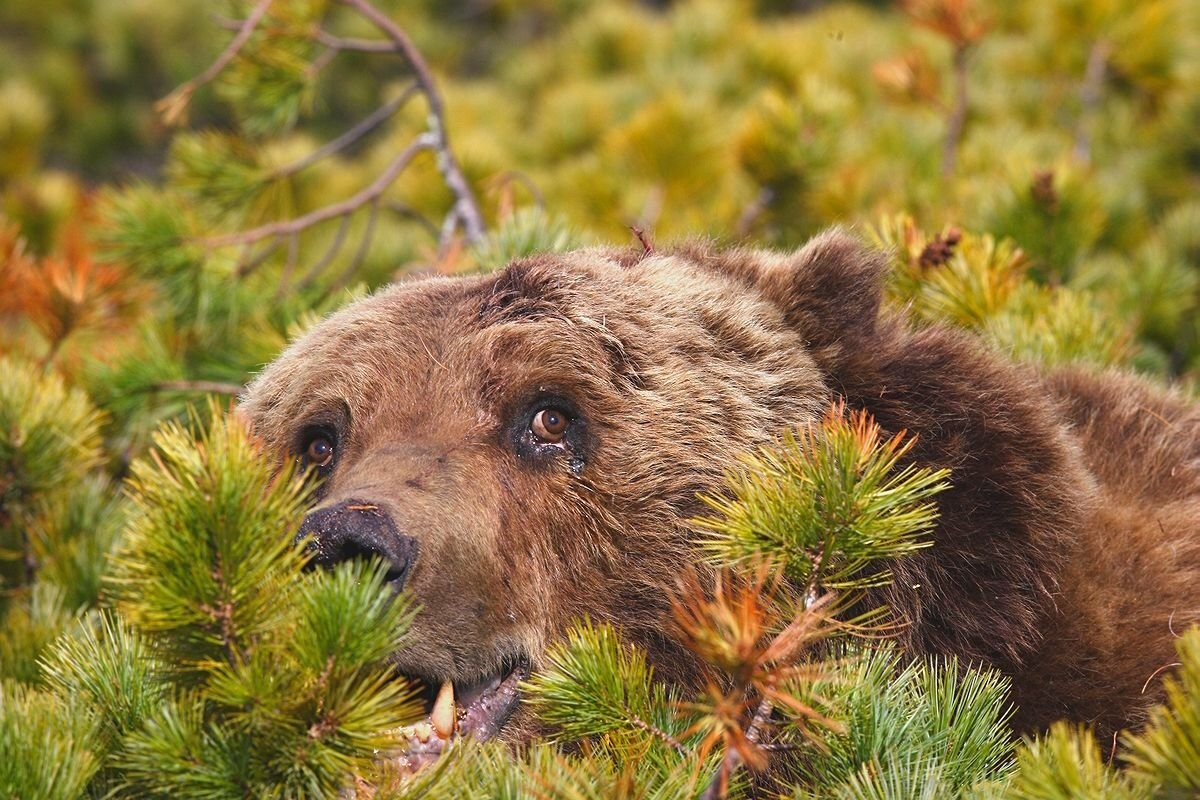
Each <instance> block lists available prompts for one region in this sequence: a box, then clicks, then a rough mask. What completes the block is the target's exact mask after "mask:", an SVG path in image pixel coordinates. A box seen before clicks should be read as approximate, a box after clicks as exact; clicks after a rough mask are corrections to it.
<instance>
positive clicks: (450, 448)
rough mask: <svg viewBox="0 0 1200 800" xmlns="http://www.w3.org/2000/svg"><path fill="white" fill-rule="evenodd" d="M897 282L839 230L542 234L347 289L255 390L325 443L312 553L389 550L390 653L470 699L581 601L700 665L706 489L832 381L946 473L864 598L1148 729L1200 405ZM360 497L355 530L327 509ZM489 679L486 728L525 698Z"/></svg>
mask: <svg viewBox="0 0 1200 800" xmlns="http://www.w3.org/2000/svg"><path fill="white" fill-rule="evenodd" d="M883 278H884V266H883V260H882V258H881V257H880V256H879V255H878V254H873V253H870V252H867V251H865V250H864V249H863V248H862V247H861V246H860V245H858V244H857V243H856V242H855V241H853V240H852V239H851V238H849V237H848V236H846V235H844V234H841V233H838V232H831V233H827V234H824V235H822V236H820V237H818V238H817V239H815V240H813V241H812V242H810V243H809V244H808V245H807V246H806V247H804V248H803V249H802V250H801V251H799V252H798V253H795V254H789V255H780V254H772V253H766V252H762V251H756V250H744V249H733V250H718V249H714V248H710V247H707V246H703V245H694V246H685V247H680V248H677V249H675V250H671V251H664V252H661V253H659V252H655V253H650V254H643V253H640V252H632V251H618V250H585V251H579V252H576V253H570V254H556V255H544V256H537V257H533V258H529V259H524V260H521V261H518V262H515V263H513V264H512V265H510V266H509V267H508V268H506V269H505V270H502V271H501V272H499V273H496V274H493V275H487V276H476V277H467V278H455V279H448V278H440V279H429V280H423V281H415V282H410V283H405V284H401V285H398V286H395V287H391V288H388V289H385V290H383V291H381V292H379V293H377V294H375V295H374V296H371V297H369V298H366V299H363V300H360V301H358V302H356V303H354V304H352V305H351V306H349V307H347V308H346V309H344V310H342V311H340V312H338V313H337V314H335V315H333V316H332V317H331V318H329V319H328V320H326V321H324V322H323V323H321V324H319V325H318V326H316V327H315V328H314V329H312V330H311V331H310V332H308V333H307V334H306V335H305V336H303V337H302V338H300V339H299V340H298V341H296V342H295V343H294V344H292V345H291V346H290V347H289V348H288V350H287V351H286V352H285V353H284V354H283V355H281V356H280V357H279V359H277V360H276V361H275V362H274V363H272V364H271V365H270V366H268V368H267V369H266V370H265V371H264V373H263V374H262V375H261V376H260V377H259V378H258V379H257V380H256V381H255V382H254V383H253V384H252V385H251V386H250V387H249V389H248V390H247V393H246V395H245V397H244V398H243V401H242V405H241V408H242V409H243V411H244V412H245V413H246V414H247V415H248V416H249V417H250V419H251V420H252V422H253V424H254V426H255V429H256V430H257V431H258V432H259V434H260V435H261V436H262V437H263V438H264V439H265V440H266V441H267V442H268V444H270V445H272V446H274V447H277V448H279V449H280V450H281V451H283V452H285V453H288V454H291V455H294V456H296V457H301V458H304V457H305V455H306V454H310V455H311V454H314V453H315V454H316V455H315V456H313V457H311V458H310V459H309V460H315V461H316V463H317V464H318V465H320V467H319V468H320V470H321V471H322V472H323V473H324V474H325V480H324V481H323V484H322V489H321V495H320V499H319V503H318V511H322V510H323V512H324V513H325V516H323V517H321V520H320V522H319V523H314V525H313V526H312V527H311V528H310V531H309V532H311V533H313V534H314V536H316V537H317V539H318V541H317V543H316V544H317V547H318V548H320V549H321V554H322V557H323V558H327V559H328V560H331V561H334V560H337V559H339V558H342V557H351V556H353V555H355V554H360V553H361V552H363V551H367V552H375V553H378V554H381V555H382V557H384V558H386V559H389V560H391V562H392V563H393V564H394V565H395V574H396V576H397V580H402V581H403V582H404V584H405V585H406V586H407V587H408V588H409V589H410V590H411V592H412V593H413V595H414V596H415V599H416V600H417V602H419V603H420V604H421V608H422V610H421V613H420V614H419V615H418V617H417V619H416V622H415V624H414V627H413V631H412V634H411V636H410V641H411V646H410V647H408V648H407V649H406V650H405V651H404V652H403V653H401V654H398V656H397V659H398V662H397V664H398V667H399V669H401V670H402V671H403V672H405V673H406V674H410V675H414V676H417V677H419V678H421V679H422V680H423V681H425V682H426V683H428V684H429V685H431V686H437V685H439V684H441V683H443V682H445V681H452V682H453V683H454V685H455V686H456V687H460V692H461V687H469V686H474V687H478V686H484V687H485V688H484V689H479V688H472V689H470V690H469V691H468V692H467V694H468V695H478V696H483V694H479V693H486V692H496V691H498V690H497V689H496V687H497V686H499V687H501V689H503V687H506V686H507V687H509V688H510V689H512V691H511V692H509V694H510V695H513V693H514V692H515V688H514V687H515V685H516V683H515V679H513V677H512V676H514V675H517V676H518V677H519V676H521V675H524V674H527V672H528V670H530V669H533V670H536V669H537V667H538V664H539V659H540V658H541V655H542V654H543V653H544V651H545V648H546V647H547V645H548V643H550V642H553V641H554V640H555V639H556V638H557V637H559V636H560V635H561V634H562V633H563V631H564V630H565V629H566V627H567V626H568V625H569V624H570V623H571V622H572V621H574V620H576V619H578V618H580V617H583V616H585V615H586V616H589V617H591V618H592V619H598V620H605V621H610V622H612V623H613V624H615V625H616V626H617V627H618V628H619V629H620V630H621V631H622V634H623V635H624V636H625V637H626V639H627V640H629V641H631V642H633V643H635V644H637V645H639V646H641V647H642V648H644V649H645V651H646V652H647V654H648V656H649V658H650V660H651V661H652V663H653V664H654V666H655V669H656V674H658V675H660V676H662V677H663V679H665V680H672V681H681V682H687V681H689V680H690V679H691V678H693V677H694V675H695V664H694V662H693V657H692V656H690V655H689V654H688V653H687V651H686V650H685V649H684V648H683V647H682V645H681V644H680V642H679V641H678V640H677V639H676V638H675V637H674V636H673V635H672V633H671V630H672V626H671V624H670V610H669V600H668V596H669V589H670V588H671V587H673V586H674V585H675V582H676V578H677V577H678V575H679V574H680V572H681V570H683V569H685V568H687V567H688V566H689V565H690V564H692V563H693V562H694V561H695V558H694V554H693V553H692V550H691V548H692V545H693V542H694V539H695V533H694V532H693V530H692V529H691V527H690V525H689V520H690V519H692V518H693V517H695V516H696V515H698V514H701V513H703V512H704V509H703V507H702V506H701V503H700V501H699V500H698V496H699V495H700V494H702V493H711V492H717V491H720V490H721V487H722V486H723V470H724V469H725V468H727V467H728V466H729V465H730V464H731V463H733V462H734V460H735V458H736V456H737V455H738V454H740V453H742V452H745V451H746V450H749V449H752V448H755V447H758V446H760V445H764V444H769V443H771V442H773V441H775V440H777V438H778V437H779V435H780V434H781V433H783V432H784V431H785V430H787V429H789V428H795V427H797V426H801V425H805V424H809V423H813V422H815V421H817V420H819V419H820V418H821V416H822V414H823V413H824V412H825V410H826V409H827V408H828V407H829V406H830V404H831V403H834V402H836V401H839V400H842V401H845V403H846V404H847V406H849V407H850V408H852V409H865V410H866V411H868V412H869V413H870V414H871V415H873V416H874V418H875V419H876V420H877V421H878V422H879V424H880V425H881V426H882V427H883V429H884V430H885V431H889V432H893V433H894V432H898V431H901V430H906V431H908V432H909V433H911V434H913V435H915V436H916V443H915V446H914V448H913V450H912V451H911V452H910V454H909V458H911V460H913V461H914V462H916V463H918V464H921V465H927V466H931V467H945V468H947V469H949V470H950V481H951V484H952V485H951V488H950V489H948V490H947V491H945V492H943V493H942V494H940V495H939V496H938V497H937V505H938V509H939V514H940V516H939V520H938V523H937V526H936V529H935V530H934V531H933V533H932V539H933V542H934V545H933V546H932V547H930V548H926V549H924V550H922V551H920V552H918V553H917V554H915V555H912V556H908V557H905V558H903V559H900V560H898V561H897V562H896V563H895V564H893V565H890V566H891V569H892V571H893V574H894V580H893V582H892V583H891V584H890V585H888V586H885V587H880V588H878V589H875V590H872V591H873V595H872V596H871V597H870V598H868V600H869V601H870V602H874V603H878V604H883V605H886V606H888V607H889V608H890V609H891V610H892V612H893V614H894V615H895V617H896V618H897V620H898V622H900V623H901V624H900V625H899V626H898V633H897V636H898V638H899V640H900V644H901V646H902V647H903V649H904V650H905V651H906V652H907V653H909V654H910V655H913V656H922V655H927V654H954V655H957V656H959V657H960V658H961V659H964V660H966V661H969V662H973V663H977V664H985V665H990V666H994V667H996V668H997V669H999V670H1000V671H1002V672H1003V673H1004V674H1006V675H1008V676H1010V677H1011V679H1012V681H1013V700H1014V703H1015V704H1016V705H1017V707H1018V712H1017V716H1016V718H1015V725H1016V726H1017V728H1018V729H1021V730H1033V729H1038V728H1042V727H1045V726H1047V725H1048V724H1049V723H1050V722H1052V721H1054V720H1055V719H1058V718H1063V717H1065V718H1070V719H1075V720H1081V721H1086V722H1090V723H1092V724H1094V725H1096V726H1097V730H1098V732H1099V733H1100V734H1101V735H1109V734H1111V732H1113V731H1115V730H1116V729H1119V728H1122V727H1129V726H1136V725H1137V724H1138V723H1139V722H1140V721H1141V720H1142V718H1143V715H1144V712H1145V710H1146V709H1147V707H1148V706H1149V705H1150V704H1151V703H1152V702H1153V701H1155V700H1156V699H1158V697H1159V689H1158V686H1159V678H1160V677H1161V672H1162V671H1163V669H1164V668H1165V667H1167V666H1168V665H1170V664H1171V663H1172V662H1173V661H1174V650H1173V639H1174V637H1175V635H1176V634H1177V633H1178V632H1180V631H1182V630H1183V629H1184V628H1185V627H1186V626H1188V625H1189V624H1192V623H1194V622H1195V621H1196V620H1197V619H1200V588H1198V587H1200V531H1198V530H1197V522H1196V520H1197V519H1200V516H1198V514H1200V460H1198V458H1200V415H1198V414H1197V413H1196V410H1195V409H1194V408H1193V407H1192V406H1191V405H1189V404H1187V403H1185V402H1183V401H1182V400H1180V399H1179V398H1176V397H1174V396H1173V395H1171V394H1169V393H1167V392H1165V391H1163V390H1160V389H1156V388H1154V387H1151V386H1150V385H1148V384H1146V383H1143V382H1141V381H1139V380H1136V379H1134V378H1131V377H1126V376H1122V375H1118V374H1114V373H1093V372H1088V371H1086V370H1083V369H1058V370H1052V371H1039V370H1037V369H1035V368H1033V367H1031V366H1027V365H1018V364H1013V363H1011V362H1009V361H1007V360H1005V359H1003V358H1001V357H999V356H997V355H996V354H993V353H991V352H989V351H988V350H986V349H985V348H984V347H983V345H982V344H981V343H979V342H978V341H977V340H975V339H974V338H973V337H971V336H970V335H968V334H965V333H963V332H960V331H956V330H951V329H948V328H944V327H938V326H930V327H924V328H919V329H918V328H913V327H912V326H911V325H909V324H907V322H906V321H905V320H904V319H903V318H902V316H900V315H898V314H896V313H893V312H890V311H888V310H886V309H883V308H882V307H881V294H882V288H881V287H882V282H883ZM327 453H328V454H329V455H326V454H327ZM314 513H316V512H314ZM363 514H367V515H369V516H370V517H371V524H370V525H368V526H366V528H365V529H366V530H367V531H368V532H367V533H361V534H360V533H357V532H356V531H358V530H359V528H358V527H355V526H356V525H357V524H358V523H353V522H352V523H346V525H345V526H343V528H344V529H345V530H343V531H342V532H341V533H337V534H336V535H333V534H327V533H326V531H327V529H330V528H336V527H337V526H338V525H341V523H338V522H337V520H340V519H343V518H345V519H351V518H353V519H359V517H355V516H354V515H360V516H361V515H363ZM339 515H340V516H339ZM380 520H383V521H384V522H383V523H381V522H380ZM335 523H336V524H335ZM384 523H386V524H384ZM347 531H348V532H347ZM322 537H325V538H322ZM355 537H357V538H355ZM513 696H515V695H513ZM488 702H489V703H492V706H489V708H491V707H493V706H494V707H496V708H498V707H499V706H500V705H504V708H503V711H502V712H496V713H494V714H492V716H491V717H490V718H487V719H485V720H484V721H483V722H480V723H479V724H480V725H482V726H483V728H482V729H481V730H482V731H483V732H484V733H486V734H489V735H490V734H492V733H495V730H498V729H499V728H500V727H501V726H504V725H505V722H506V720H507V718H508V716H509V715H511V714H512V713H513V704H512V703H511V702H508V701H507V700H506V701H505V703H503V704H501V702H500V701H499V700H496V701H491V700H489V701H488ZM485 705H486V704H485ZM480 713H481V715H482V712H480ZM489 713H491V712H489ZM481 719H483V717H482V716H481ZM513 720H514V721H513V722H512V723H511V724H510V725H509V726H508V727H507V728H506V729H505V730H506V731H507V730H517V729H519V728H520V726H521V724H522V723H521V714H520V713H518V714H516V716H515V717H513ZM489 726H490V727H489ZM510 735H516V734H510Z"/></svg>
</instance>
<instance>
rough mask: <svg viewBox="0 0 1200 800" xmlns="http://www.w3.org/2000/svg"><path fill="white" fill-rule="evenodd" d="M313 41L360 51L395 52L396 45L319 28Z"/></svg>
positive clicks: (331, 48)
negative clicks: (344, 35) (336, 33)
mask: <svg viewBox="0 0 1200 800" xmlns="http://www.w3.org/2000/svg"><path fill="white" fill-rule="evenodd" d="M313 41H316V42H318V43H320V44H323V45H325V46H326V47H328V48H329V49H330V50H351V51H354V52H358V53H394V52H396V45H395V44H393V43H392V42H389V41H386V40H383V39H347V38H344V37H341V36H334V35H333V34H332V33H329V32H328V31H325V30H321V29H317V31H316V32H314V33H313Z"/></svg>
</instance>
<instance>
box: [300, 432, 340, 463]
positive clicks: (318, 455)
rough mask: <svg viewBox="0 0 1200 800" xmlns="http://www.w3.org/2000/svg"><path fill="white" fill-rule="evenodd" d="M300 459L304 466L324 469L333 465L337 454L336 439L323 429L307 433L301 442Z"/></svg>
mask: <svg viewBox="0 0 1200 800" xmlns="http://www.w3.org/2000/svg"><path fill="white" fill-rule="evenodd" d="M302 442H303V444H302V447H301V450H300V453H301V456H300V457H301V458H302V459H303V460H304V464H305V465H306V466H313V467H317V468H318V469H324V468H325V467H328V466H329V465H330V464H332V463H333V457H334V455H336V453H337V438H336V437H335V436H334V435H333V434H332V433H330V432H329V431H327V430H325V429H323V428H317V429H314V430H312V431H310V432H309V433H308V435H307V436H305V437H304V439H303V440H302Z"/></svg>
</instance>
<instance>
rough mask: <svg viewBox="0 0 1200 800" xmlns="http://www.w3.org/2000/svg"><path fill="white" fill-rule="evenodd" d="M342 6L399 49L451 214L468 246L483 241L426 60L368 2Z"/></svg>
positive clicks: (472, 198)
mask: <svg viewBox="0 0 1200 800" xmlns="http://www.w3.org/2000/svg"><path fill="white" fill-rule="evenodd" d="M342 2H343V3H345V4H346V5H348V6H351V7H352V8H354V9H356V10H357V11H358V12H359V13H360V14H362V15H363V16H364V17H366V18H367V19H368V20H370V21H371V23H372V24H374V25H375V27H377V28H378V29H379V30H380V31H381V32H382V33H383V34H384V35H385V36H387V37H388V38H389V39H391V40H392V42H394V43H395V45H396V51H397V52H399V53H400V54H401V55H402V56H404V60H405V61H407V62H408V65H409V67H410V68H411V69H412V71H413V74H414V76H415V78H416V81H417V84H418V85H419V86H420V87H421V92H422V93H423V94H424V95H425V98H426V101H427V102H428V103H429V132H430V133H431V134H432V135H433V137H434V144H433V149H434V152H435V153H436V155H437V166H438V170H439V171H440V172H441V174H442V179H443V180H444V181H446V185H447V186H449V187H450V191H451V192H453V193H454V197H455V203H454V208H453V209H452V210H451V212H450V213H451V215H453V216H456V217H457V218H458V221H459V222H461V223H462V226H463V233H464V235H465V236H466V239H467V242H468V243H469V244H474V243H476V242H478V241H480V240H481V239H482V238H483V231H484V224H483V214H482V213H481V212H480V210H479V201H478V200H476V199H475V193H474V192H473V191H472V190H471V185H470V184H469V183H468V182H467V179H466V176H465V175H463V172H462V167H460V166H459V163H458V159H456V158H455V157H454V153H453V152H452V151H451V150H450V142H449V137H448V136H447V134H446V111H445V105H444V104H443V102H442V95H441V93H440V92H439V91H438V88H437V84H435V83H434V81H433V75H432V74H431V73H430V71H429V66H428V65H427V64H426V63H425V59H424V58H423V57H422V56H421V53H420V52H419V51H418V50H417V48H416V47H414V46H413V43H412V41H411V40H410V39H409V38H408V35H407V34H405V33H404V31H403V30H401V29H400V27H399V26H398V25H397V24H396V23H395V22H393V21H392V20H391V18H390V17H388V16H387V15H386V14H384V13H383V12H381V11H380V10H379V9H377V8H376V7H375V6H373V5H371V3H370V2H369V1H368V0H342Z"/></svg>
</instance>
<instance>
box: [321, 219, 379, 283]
mask: <svg viewBox="0 0 1200 800" xmlns="http://www.w3.org/2000/svg"><path fill="white" fill-rule="evenodd" d="M378 218H379V203H378V202H375V203H371V210H370V212H369V216H368V217H367V227H366V229H365V230H364V231H363V235H362V238H361V239H359V240H358V248H357V249H356V250H355V251H354V257H353V258H352V259H350V263H349V264H347V265H346V268H345V269H344V270H342V272H341V274H340V275H338V276H337V278H336V279H335V280H334V281H333V282H332V283H330V284H329V286H327V287H326V288H325V291H324V292H323V293H322V295H321V296H322V298H325V297H329V296H330V295H332V294H334V293H336V292H338V291H341V290H342V289H344V288H345V287H346V284H348V283H349V282H350V278H351V276H353V275H354V273H355V272H357V271H358V268H359V266H361V265H362V262H363V259H364V258H366V257H367V251H368V250H370V249H371V240H372V239H374V238H375V221H376V220H377V219H378Z"/></svg>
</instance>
